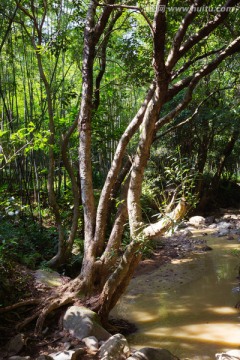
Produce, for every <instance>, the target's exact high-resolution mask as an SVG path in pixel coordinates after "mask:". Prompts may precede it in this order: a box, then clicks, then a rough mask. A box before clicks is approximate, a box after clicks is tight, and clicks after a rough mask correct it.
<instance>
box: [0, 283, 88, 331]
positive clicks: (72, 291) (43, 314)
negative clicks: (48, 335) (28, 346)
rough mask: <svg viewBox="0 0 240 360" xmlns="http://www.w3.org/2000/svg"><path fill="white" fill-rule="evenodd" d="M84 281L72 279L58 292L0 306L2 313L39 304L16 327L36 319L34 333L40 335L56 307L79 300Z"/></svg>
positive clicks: (18, 327) (20, 327)
mask: <svg viewBox="0 0 240 360" xmlns="http://www.w3.org/2000/svg"><path fill="white" fill-rule="evenodd" d="M81 285H82V281H81V279H79V278H76V279H74V280H72V281H71V282H70V283H69V284H65V285H64V286H62V287H61V288H58V291H57V292H54V293H52V294H51V295H48V296H47V297H45V298H40V299H28V300H24V301H20V302H18V303H16V304H13V305H10V306H6V307H4V308H0V314H1V313H6V312H9V311H12V310H14V309H17V308H20V307H23V306H27V305H37V307H36V308H35V311H34V313H32V314H31V315H30V316H29V317H27V318H25V319H24V320H23V321H21V322H20V323H18V324H17V326H16V329H17V330H19V329H22V328H23V327H25V326H26V325H28V324H29V323H31V322H32V321H33V320H35V319H37V320H36V327H35V332H34V335H35V336H38V335H40V333H41V332H42V328H43V324H44V322H45V320H46V318H47V316H48V315H49V314H50V313H51V312H53V311H54V310H56V309H59V308H60V307H62V306H65V305H68V304H73V303H74V302H76V301H78V300H79V297H78V295H79V290H80V288H81Z"/></svg>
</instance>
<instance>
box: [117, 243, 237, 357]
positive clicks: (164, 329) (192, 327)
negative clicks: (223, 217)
mask: <svg viewBox="0 0 240 360" xmlns="http://www.w3.org/2000/svg"><path fill="white" fill-rule="evenodd" d="M208 245H209V246H211V247H212V248H213V251H209V252H206V253H204V254H193V255H191V257H189V258H186V259H179V260H177V259H174V260H172V262H171V263H169V264H166V265H164V266H163V267H160V268H158V269H156V270H154V271H153V272H151V273H150V274H144V275H141V276H138V277H136V278H133V279H132V281H131V283H130V285H129V287H128V290H127V292H126V293H125V295H124V296H123V298H122V299H121V300H120V302H119V303H118V304H117V306H116V307H115V309H114V312H113V314H114V316H117V317H120V318H125V319H127V320H128V321H130V322H133V323H135V324H136V325H137V327H138V331H137V332H136V333H134V334H132V335H130V336H129V337H128V341H129V344H130V346H131V347H132V348H135V349H139V348H142V347H145V346H148V347H161V348H165V349H168V350H169V351H171V352H172V353H173V354H174V355H176V356H178V357H179V358H180V359H181V360H185V359H191V360H209V359H215V354H216V353H219V352H223V351H227V350H231V349H239V348H240V312H239V310H237V309H235V308H234V306H235V304H236V303H237V302H238V300H240V293H239V292H234V291H233V288H236V287H238V285H239V281H240V280H238V279H237V278H236V276H237V275H238V268H239V265H240V259H239V258H238V257H236V256H234V255H233V254H232V252H231V250H233V249H236V248H238V247H239V242H237V240H231V241H229V240H227V239H226V238H212V239H209V237H208Z"/></svg>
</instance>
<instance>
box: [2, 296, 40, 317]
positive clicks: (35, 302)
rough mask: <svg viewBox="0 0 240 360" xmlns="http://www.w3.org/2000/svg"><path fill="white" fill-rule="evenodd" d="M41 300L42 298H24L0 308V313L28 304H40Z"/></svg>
mask: <svg viewBox="0 0 240 360" xmlns="http://www.w3.org/2000/svg"><path fill="white" fill-rule="evenodd" d="M40 302H41V300H40V299H28V300H23V301H20V302H18V303H16V304H13V305H9V306H5V307H4V308H0V314H2V313H5V312H8V311H12V310H14V309H17V308H19V307H22V306H26V305H38V304H40Z"/></svg>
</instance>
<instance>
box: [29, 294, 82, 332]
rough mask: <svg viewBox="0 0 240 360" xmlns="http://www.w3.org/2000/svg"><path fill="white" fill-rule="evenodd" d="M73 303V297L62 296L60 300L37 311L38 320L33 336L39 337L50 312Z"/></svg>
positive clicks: (74, 298)
mask: <svg viewBox="0 0 240 360" xmlns="http://www.w3.org/2000/svg"><path fill="white" fill-rule="evenodd" d="M46 301H47V300H46ZM46 301H45V303H46ZM75 301H76V297H75V296H64V297H62V298H60V299H57V300H55V301H53V302H51V303H50V304H49V305H46V306H45V307H44V308H43V309H42V310H40V311H39V313H40V315H39V316H38V314H37V316H38V319H37V322H36V327H35V332H34V334H35V335H36V336H38V335H40V333H41V332H42V328H43V324H44V322H45V320H46V317H47V315H48V314H50V313H51V312H52V311H54V310H56V309H58V308H60V307H62V306H64V305H67V304H72V303H74V302H75ZM37 316H36V317H37Z"/></svg>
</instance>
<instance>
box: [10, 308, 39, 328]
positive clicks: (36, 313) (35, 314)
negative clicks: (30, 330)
mask: <svg viewBox="0 0 240 360" xmlns="http://www.w3.org/2000/svg"><path fill="white" fill-rule="evenodd" d="M40 313H41V311H40V310H39V311H36V312H35V313H34V314H33V315H31V316H29V317H27V318H26V319H24V320H23V321H22V322H20V323H19V324H17V326H16V329H17V330H20V329H22V328H24V327H25V326H26V325H27V324H29V323H30V322H32V321H33V320H34V319H36V318H37V317H38V316H39V314H40Z"/></svg>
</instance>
